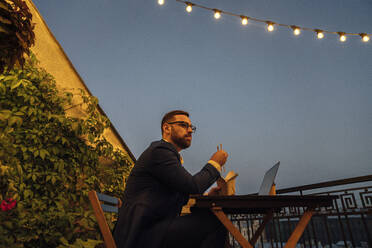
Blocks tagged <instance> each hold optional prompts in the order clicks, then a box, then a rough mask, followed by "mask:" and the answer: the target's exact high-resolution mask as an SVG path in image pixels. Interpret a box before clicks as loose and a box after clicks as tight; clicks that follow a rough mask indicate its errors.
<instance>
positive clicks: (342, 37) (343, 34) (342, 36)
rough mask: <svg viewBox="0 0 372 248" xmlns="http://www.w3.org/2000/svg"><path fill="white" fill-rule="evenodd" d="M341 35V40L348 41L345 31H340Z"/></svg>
mask: <svg viewBox="0 0 372 248" xmlns="http://www.w3.org/2000/svg"><path fill="white" fill-rule="evenodd" d="M339 35H340V41H341V42H345V41H346V35H345V33H342V32H339Z"/></svg>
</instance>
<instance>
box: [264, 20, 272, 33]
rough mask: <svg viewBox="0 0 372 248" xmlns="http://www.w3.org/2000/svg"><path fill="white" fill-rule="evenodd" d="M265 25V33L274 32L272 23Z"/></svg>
mask: <svg viewBox="0 0 372 248" xmlns="http://www.w3.org/2000/svg"><path fill="white" fill-rule="evenodd" d="M266 23H267V31H269V32H272V31H274V23H273V22H269V21H268V22H266Z"/></svg>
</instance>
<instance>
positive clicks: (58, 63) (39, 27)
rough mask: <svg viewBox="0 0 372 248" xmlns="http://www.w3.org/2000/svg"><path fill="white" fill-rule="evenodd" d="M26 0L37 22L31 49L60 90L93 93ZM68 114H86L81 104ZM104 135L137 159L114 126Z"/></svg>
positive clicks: (31, 4) (37, 13) (31, 3)
mask: <svg viewBox="0 0 372 248" xmlns="http://www.w3.org/2000/svg"><path fill="white" fill-rule="evenodd" d="M25 2H26V3H27V5H28V7H29V9H30V12H31V14H32V21H33V23H34V24H35V29H34V32H35V45H34V46H33V47H32V48H31V50H32V52H33V53H34V54H35V55H36V57H37V59H38V60H39V61H40V66H41V67H43V68H44V69H45V70H46V71H48V72H49V73H50V74H52V75H53V77H54V78H55V80H56V84H57V88H58V89H59V90H61V91H63V90H64V89H67V90H68V89H78V88H81V89H83V90H84V91H85V92H86V93H87V94H88V95H92V94H91V92H90V91H89V89H88V88H87V87H86V85H85V83H84V81H83V80H82V78H81V77H80V75H79V74H78V72H77V71H76V69H75V68H74V66H73V65H72V63H71V61H70V60H69V58H68V57H67V55H66V54H65V52H64V51H63V49H62V47H61V45H60V44H59V43H58V41H57V40H56V39H55V37H54V35H53V34H52V32H51V31H50V30H49V28H48V26H47V25H46V23H45V21H44V19H43V18H42V16H41V15H40V13H39V11H38V10H37V8H36V6H35V5H34V4H33V2H32V1H31V0H25ZM69 91H70V90H69ZM76 101H78V100H76ZM80 103H81V102H75V103H74V105H78V104H80ZM100 110H101V112H102V113H104V112H103V110H102V109H101V108H100ZM67 114H68V115H70V116H76V117H84V115H85V114H84V111H83V110H82V108H81V107H79V106H77V107H74V108H72V109H70V110H68V113H67ZM104 136H105V137H106V139H107V140H108V141H109V142H110V143H111V144H112V145H113V146H114V147H115V148H118V149H121V150H123V151H124V152H126V153H127V154H128V155H129V157H130V158H131V160H132V162H134V161H135V157H134V156H133V154H132V153H131V151H130V149H129V148H128V147H127V145H126V144H125V142H124V141H123V139H122V138H121V137H120V135H119V134H118V132H117V131H116V129H115V128H114V127H113V126H112V127H111V128H109V129H107V130H106V131H105V133H104Z"/></svg>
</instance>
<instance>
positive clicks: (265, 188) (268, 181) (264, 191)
mask: <svg viewBox="0 0 372 248" xmlns="http://www.w3.org/2000/svg"><path fill="white" fill-rule="evenodd" d="M279 165H280V161H278V162H277V163H276V164H275V165H274V166H273V167H271V169H270V170H268V171H266V173H265V176H264V178H263V180H262V183H261V187H260V191H258V195H269V194H270V190H271V186H272V185H273V183H274V180H275V177H276V174H277V173H278V169H279Z"/></svg>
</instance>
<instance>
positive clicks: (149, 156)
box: [113, 140, 220, 248]
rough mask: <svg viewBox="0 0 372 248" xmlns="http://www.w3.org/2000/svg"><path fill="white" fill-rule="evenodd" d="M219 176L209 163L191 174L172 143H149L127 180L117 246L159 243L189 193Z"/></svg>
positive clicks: (154, 245)
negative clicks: (183, 164) (182, 163)
mask: <svg viewBox="0 0 372 248" xmlns="http://www.w3.org/2000/svg"><path fill="white" fill-rule="evenodd" d="M219 176H220V173H219V172H218V170H217V169H216V168H214V167H213V166H212V165H211V164H206V165H205V166H204V167H203V168H202V169H201V171H199V172H198V173H196V174H195V175H194V176H192V175H191V174H190V173H188V172H187V171H186V169H185V168H184V167H183V166H182V165H181V162H180V155H179V153H178V152H177V150H176V148H175V147H174V146H173V145H172V144H170V143H168V142H166V141H164V140H160V141H155V142H153V143H151V145H150V146H149V147H148V148H147V149H146V150H145V151H144V152H143V153H142V155H141V156H140V157H139V159H138V160H137V162H136V164H135V166H134V168H133V170H132V172H131V174H130V175H129V177H128V180H127V185H126V189H125V192H124V197H123V205H122V207H121V208H120V210H119V217H118V221H117V223H116V226H115V229H114V233H113V234H114V239H115V242H116V245H117V247H118V248H140V247H141V248H142V247H146V248H149V247H151V248H158V247H161V246H162V241H163V238H164V235H165V233H166V232H167V228H168V226H169V224H170V223H171V221H172V219H174V218H176V217H177V216H179V214H180V212H181V209H182V206H183V205H185V204H186V203H187V201H188V198H189V194H201V193H203V192H204V191H205V190H207V189H208V188H209V187H210V186H211V185H212V184H213V183H214V182H215V181H216V180H217V179H218V178H219Z"/></svg>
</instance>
